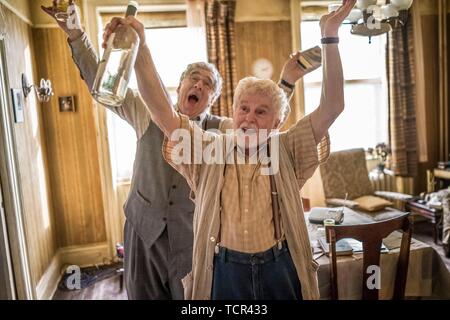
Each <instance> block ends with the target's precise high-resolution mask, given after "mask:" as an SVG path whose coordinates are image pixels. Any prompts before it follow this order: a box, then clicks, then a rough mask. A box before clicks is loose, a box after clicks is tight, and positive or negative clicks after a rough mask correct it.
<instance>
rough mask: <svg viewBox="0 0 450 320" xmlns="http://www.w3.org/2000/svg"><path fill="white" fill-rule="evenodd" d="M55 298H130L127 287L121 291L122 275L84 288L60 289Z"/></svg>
mask: <svg viewBox="0 0 450 320" xmlns="http://www.w3.org/2000/svg"><path fill="white" fill-rule="evenodd" d="M53 300H128V297H127V292H126V290H125V288H123V290H122V291H120V277H119V276H113V277H111V278H108V279H104V280H101V281H99V282H97V283H95V284H93V285H91V286H90V287H87V288H86V289H82V290H73V291H68V290H60V289H58V290H57V291H56V293H55V295H54V296H53Z"/></svg>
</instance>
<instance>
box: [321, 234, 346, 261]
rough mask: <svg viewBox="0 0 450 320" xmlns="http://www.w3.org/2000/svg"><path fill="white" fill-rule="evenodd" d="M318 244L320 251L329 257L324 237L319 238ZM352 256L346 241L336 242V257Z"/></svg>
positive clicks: (328, 249) (328, 248)
mask: <svg viewBox="0 0 450 320" xmlns="http://www.w3.org/2000/svg"><path fill="white" fill-rule="evenodd" d="M317 242H319V245H320V247H321V248H322V251H323V252H324V253H325V254H326V255H327V256H329V255H330V246H329V244H328V243H327V240H326V239H325V237H323V238H319V239H318V240H317ZM352 254H353V248H352V246H351V245H350V244H349V243H348V242H347V241H346V239H341V240H339V241H338V242H336V256H351V255H352Z"/></svg>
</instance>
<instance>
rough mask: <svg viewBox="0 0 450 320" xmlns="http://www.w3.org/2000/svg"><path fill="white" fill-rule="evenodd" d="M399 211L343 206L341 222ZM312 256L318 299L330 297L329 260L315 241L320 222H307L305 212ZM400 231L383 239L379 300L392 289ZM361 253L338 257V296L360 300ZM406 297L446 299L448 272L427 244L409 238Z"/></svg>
mask: <svg viewBox="0 0 450 320" xmlns="http://www.w3.org/2000/svg"><path fill="white" fill-rule="evenodd" d="M398 213H399V211H396V210H392V209H388V210H385V211H382V212H379V213H377V214H369V213H363V212H356V211H353V210H351V209H348V208H345V211H344V222H343V223H344V224H357V223H369V222H374V221H380V220H384V219H388V218H392V217H394V216H395V215H396V214H398ZM305 219H306V223H307V227H308V232H309V237H310V241H311V245H312V247H313V249H314V259H316V261H317V262H318V263H319V270H318V281H319V290H320V297H321V299H329V298H330V267H331V265H330V259H329V258H328V256H326V255H324V254H323V253H322V252H321V249H320V246H319V245H318V243H317V239H318V237H320V236H322V235H321V234H319V232H318V230H317V229H318V228H319V227H321V226H320V225H316V224H310V223H309V221H308V213H306V214H305ZM400 241H401V233H399V232H394V233H392V234H391V235H389V236H388V237H387V238H386V239H384V240H383V243H384V244H385V245H386V247H388V248H389V253H387V254H382V255H381V261H380V267H381V288H380V299H389V298H390V297H391V296H392V292H393V283H394V279H395V270H396V265H397V259H398V252H399V246H400ZM362 260H363V258H362V254H360V253H357V254H353V255H351V256H342V257H338V259H337V264H338V282H339V286H338V287H339V297H340V299H347V300H348V299H361V294H362V286H361V284H362V265H363V264H362ZM406 296H407V297H428V298H436V299H438V298H444V299H450V273H449V271H448V270H447V267H446V266H445V264H444V262H443V261H442V259H441V257H440V256H439V254H438V253H437V252H436V251H435V250H434V249H433V248H432V247H430V246H429V245H427V244H425V243H423V242H421V241H418V240H416V239H414V238H413V239H412V240H411V251H410V260H409V267H408V277H407V283H406Z"/></svg>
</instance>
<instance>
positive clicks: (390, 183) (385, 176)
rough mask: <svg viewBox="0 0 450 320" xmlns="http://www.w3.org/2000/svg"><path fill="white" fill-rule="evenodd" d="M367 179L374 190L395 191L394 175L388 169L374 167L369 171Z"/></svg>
mask: <svg viewBox="0 0 450 320" xmlns="http://www.w3.org/2000/svg"><path fill="white" fill-rule="evenodd" d="M369 179H370V182H371V183H372V186H373V190H375V191H391V192H397V188H396V180H395V176H394V174H393V173H392V172H390V171H389V170H386V169H385V170H384V171H379V170H377V169H374V170H372V171H370V172H369Z"/></svg>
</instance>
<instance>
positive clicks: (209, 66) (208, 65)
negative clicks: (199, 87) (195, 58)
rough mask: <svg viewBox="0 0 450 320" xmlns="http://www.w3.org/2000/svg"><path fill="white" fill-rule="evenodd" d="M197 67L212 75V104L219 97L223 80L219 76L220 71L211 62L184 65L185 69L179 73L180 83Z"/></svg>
mask: <svg viewBox="0 0 450 320" xmlns="http://www.w3.org/2000/svg"><path fill="white" fill-rule="evenodd" d="M198 69H203V70H206V71H209V72H211V73H212V75H213V80H214V83H213V86H214V88H213V90H214V96H213V99H212V102H211V104H213V103H214V102H216V100H217V98H219V96H220V93H221V92H222V82H223V80H222V77H221V76H220V73H219V71H218V70H217V68H216V66H215V65H213V64H212V63H208V62H195V63H191V64H189V65H188V66H187V67H186V70H184V71H183V73H182V74H181V77H180V84H181V82H182V81H183V80H184V79H185V78H186V77H188V76H190V75H191V73H193V72H194V71H196V70H198Z"/></svg>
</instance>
